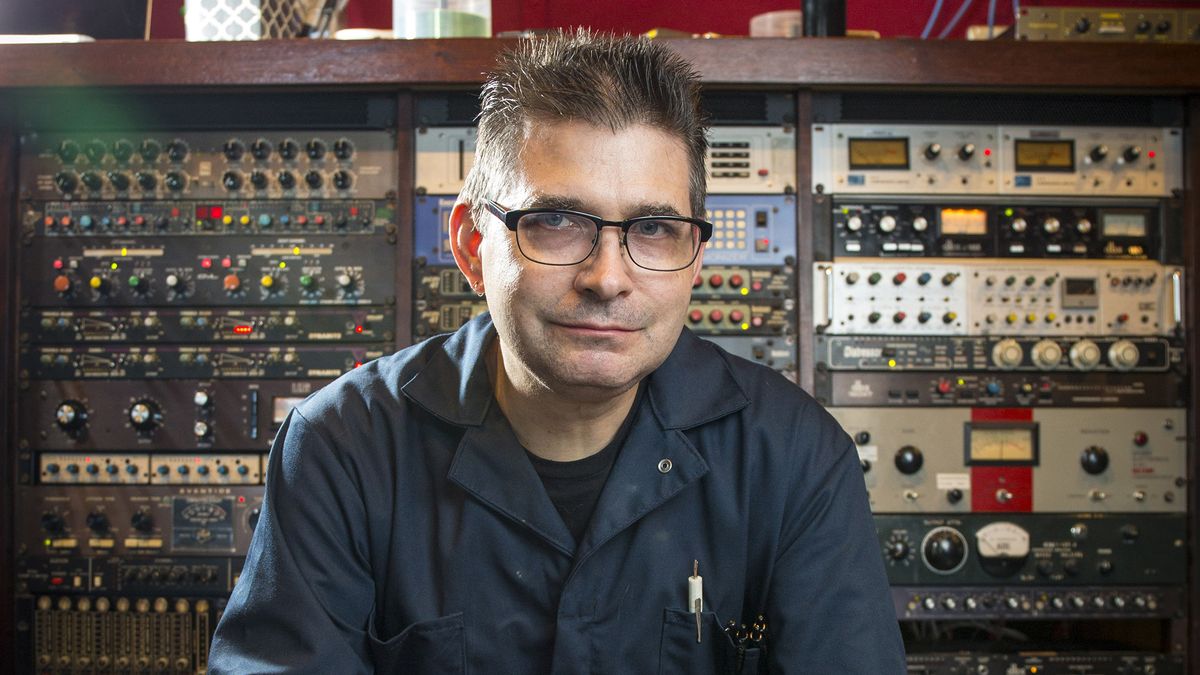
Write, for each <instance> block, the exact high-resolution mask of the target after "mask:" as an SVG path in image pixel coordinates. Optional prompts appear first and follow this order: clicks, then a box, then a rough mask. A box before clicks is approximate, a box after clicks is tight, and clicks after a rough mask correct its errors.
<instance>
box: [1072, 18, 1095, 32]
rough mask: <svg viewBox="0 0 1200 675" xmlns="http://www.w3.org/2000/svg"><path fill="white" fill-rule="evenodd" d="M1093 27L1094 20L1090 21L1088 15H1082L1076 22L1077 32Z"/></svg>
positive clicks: (1086, 30)
mask: <svg viewBox="0 0 1200 675" xmlns="http://www.w3.org/2000/svg"><path fill="white" fill-rule="evenodd" d="M1091 28H1092V22H1091V21H1088V19H1087V17H1080V18H1079V20H1078V21H1076V22H1075V32H1076V33H1086V32H1088V31H1089V30H1091Z"/></svg>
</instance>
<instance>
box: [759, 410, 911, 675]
mask: <svg viewBox="0 0 1200 675" xmlns="http://www.w3.org/2000/svg"><path fill="white" fill-rule="evenodd" d="M797 426H798V427H799V426H803V425H797ZM818 428H821V429H822V432H821V433H817V434H812V435H811V436H810V437H809V438H806V439H802V438H800V437H797V438H795V439H793V443H794V444H793V446H792V448H791V452H792V453H793V456H795V457H797V458H798V459H797V460H796V461H795V467H796V470H795V471H793V472H792V474H791V476H792V483H791V485H792V489H791V495H790V498H789V500H788V504H787V509H786V511H785V513H784V522H783V525H782V536H781V538H780V549H779V554H778V558H777V559H776V562H775V566H774V570H773V575H772V580H771V586H770V590H769V596H768V600H767V621H768V637H767V641H766V644H767V650H768V651H767V658H768V660H769V662H770V665H771V668H770V672H772V673H799V672H825V673H845V674H847V675H849V674H852V673H853V674H857V673H862V674H864V675H866V674H870V675H884V674H888V673H897V674H902V673H904V672H906V664H905V658H904V644H903V641H902V639H901V637H900V628H899V624H898V622H897V620H896V615H895V608H894V607H893V606H892V600H891V593H890V590H889V587H888V582H887V574H886V572H885V570H884V565H883V556H882V553H881V551H880V548H879V542H878V539H877V535H876V533H875V522H874V519H873V517H872V516H871V510H870V504H869V501H868V498H867V491H866V486H865V484H864V482H863V475H862V467H861V465H860V464H859V461H858V455H857V452H855V450H854V446H853V444H852V443H851V442H850V441H849V439H848V438H847V437H846V435H845V433H844V432H842V431H841V429H840V428H838V427H837V425H836V423H833V422H832V420H830V421H829V422H828V423H826V424H823V425H820V426H818ZM809 430H811V427H809ZM801 431H803V430H799V429H798V433H799V432H801ZM822 444H824V445H822ZM805 457H808V458H821V459H826V458H830V459H832V461H831V462H830V461H828V459H826V461H825V462H820V461H805V460H804V458H805ZM822 464H824V467H823V468H824V470H823V471H822V470H821V469H822Z"/></svg>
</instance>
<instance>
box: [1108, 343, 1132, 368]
mask: <svg viewBox="0 0 1200 675" xmlns="http://www.w3.org/2000/svg"><path fill="white" fill-rule="evenodd" d="M1138 356H1139V352H1138V348H1137V345H1135V344H1133V343H1132V342H1130V341H1129V340H1117V341H1116V342H1114V343H1113V344H1112V346H1111V347H1109V348H1108V362H1109V364H1111V365H1112V367H1113V368H1116V369H1117V370H1132V369H1133V368H1135V367H1136V366H1137V364H1138Z"/></svg>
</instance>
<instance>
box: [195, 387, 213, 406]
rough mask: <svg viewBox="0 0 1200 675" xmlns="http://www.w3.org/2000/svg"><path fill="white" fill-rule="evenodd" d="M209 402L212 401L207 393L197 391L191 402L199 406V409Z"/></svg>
mask: <svg viewBox="0 0 1200 675" xmlns="http://www.w3.org/2000/svg"><path fill="white" fill-rule="evenodd" d="M211 400H212V399H211V398H210V397H209V395H208V392H207V391H197V392H196V393H195V394H194V395H193V396H192V402H193V403H195V404H196V405H197V406H200V407H201V408H203V407H204V406H206V405H208V402H209V401H211Z"/></svg>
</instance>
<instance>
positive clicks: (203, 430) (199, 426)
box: [192, 422, 208, 438]
mask: <svg viewBox="0 0 1200 675" xmlns="http://www.w3.org/2000/svg"><path fill="white" fill-rule="evenodd" d="M192 433H193V434H196V438H204V437H205V436H207V435H208V424H206V423H204V422H196V424H195V426H193V427H192Z"/></svg>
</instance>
